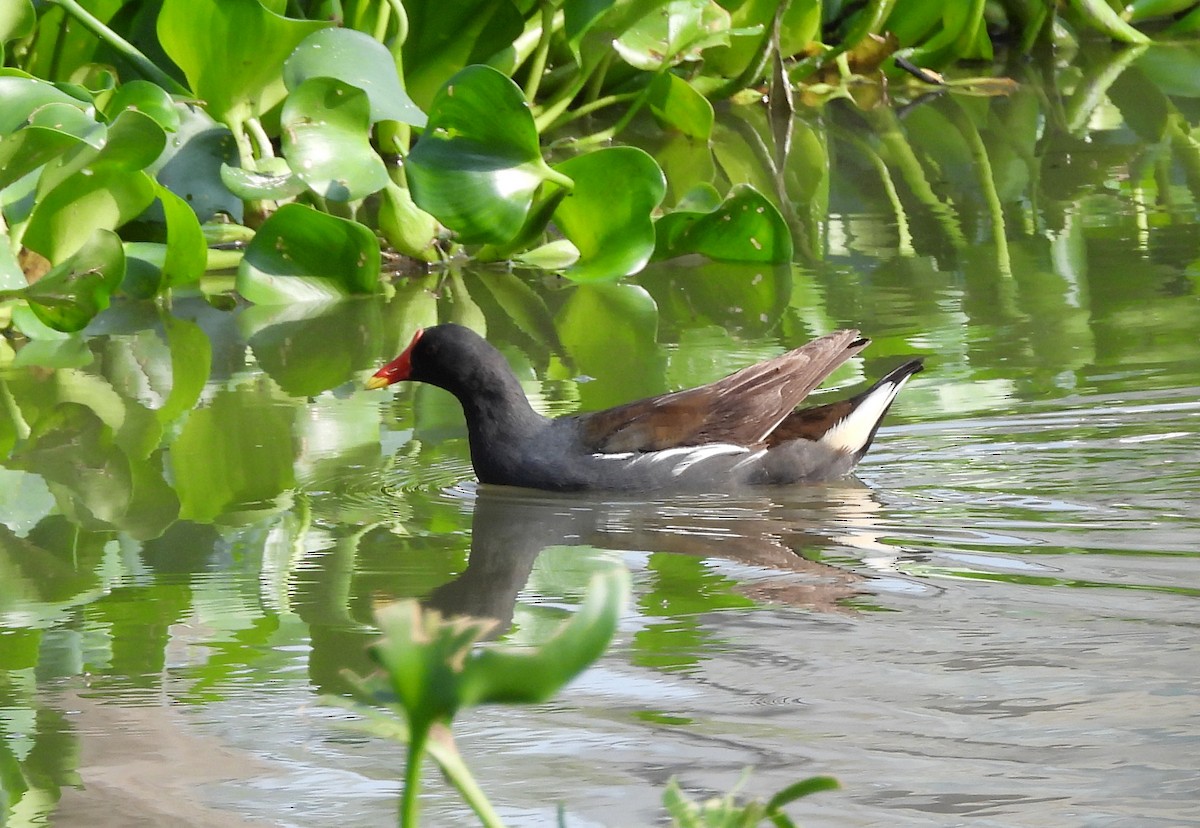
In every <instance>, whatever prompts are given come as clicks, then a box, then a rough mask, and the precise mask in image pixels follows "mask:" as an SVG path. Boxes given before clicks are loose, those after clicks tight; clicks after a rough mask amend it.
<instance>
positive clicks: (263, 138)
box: [246, 118, 275, 158]
mask: <svg viewBox="0 0 1200 828" xmlns="http://www.w3.org/2000/svg"><path fill="white" fill-rule="evenodd" d="M246 132H247V134H249V136H250V140H251V141H253V142H254V149H255V150H256V153H255V155H256V156H257V157H258V158H274V157H275V148H274V147H272V146H271V138H270V137H269V136H268V135H267V131H266V130H265V129H263V127H262V124H261V123H260V122H259V120H258V118H247V119H246Z"/></svg>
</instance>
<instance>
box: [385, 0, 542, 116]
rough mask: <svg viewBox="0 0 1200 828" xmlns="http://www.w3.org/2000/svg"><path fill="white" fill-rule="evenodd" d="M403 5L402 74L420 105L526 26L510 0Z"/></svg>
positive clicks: (422, 0)
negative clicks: (405, 20)
mask: <svg viewBox="0 0 1200 828" xmlns="http://www.w3.org/2000/svg"><path fill="white" fill-rule="evenodd" d="M404 10H405V11H406V12H407V13H408V37H406V38H405V40H404V47H403V48H404V52H403V54H404V79H405V84H406V86H407V87H408V92H409V94H410V95H411V96H412V98H413V100H414V101H416V102H417V103H418V104H421V105H424V104H425V103H427V102H429V101H431V100H432V99H433V98H434V97H435V96H436V94H437V92H438V90H439V89H440V88H441V87H442V85H443V84H444V83H445V82H446V81H447V79H449V78H450V77H451V76H452V75H454V74H455V73H456V72H458V71H459V70H460V69H462V68H463V67H465V66H467V65H469V64H473V63H484V62H486V61H487V60H488V59H489V58H491V57H492V56H493V55H496V54H497V53H499V52H501V51H503V50H505V49H510V48H512V44H513V41H514V40H516V39H517V37H519V36H520V34H521V31H522V30H523V29H524V28H525V20H524V15H522V13H521V11H520V9H518V8H517V5H516V4H514V3H513V2H511V0H455V1H454V2H453V3H447V2H445V0H406V2H405V3H404ZM426 111H429V110H428V108H426Z"/></svg>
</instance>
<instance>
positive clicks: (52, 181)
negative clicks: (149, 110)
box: [38, 109, 167, 197]
mask: <svg viewBox="0 0 1200 828" xmlns="http://www.w3.org/2000/svg"><path fill="white" fill-rule="evenodd" d="M166 143H167V135H166V133H165V132H163V128H162V127H161V126H159V125H158V124H157V123H155V121H154V119H153V118H151V117H150V116H149V115H145V114H143V113H141V112H138V111H137V110H133V109H126V110H124V111H122V112H121V113H120V114H119V115H117V118H116V120H114V121H113V122H112V123H111V124H109V125H108V130H107V133H106V134H104V135H103V137H102V139H101V140H100V141H99V142H98V144H97V145H93V144H92V143H90V142H81V143H79V144H77V145H76V146H75V147H73V148H72V149H70V150H68V151H67V152H65V153H63V155H62V156H61V157H59V158H57V159H55V160H54V161H53V162H51V163H49V164H47V165H46V169H45V170H44V171H43V172H42V175H41V178H40V179H39V180H38V195H39V196H42V197H44V196H45V195H46V194H47V193H49V192H51V191H52V190H53V189H54V188H55V187H57V186H58V185H59V184H61V183H62V182H63V181H65V180H67V179H68V178H70V177H71V176H73V175H75V174H76V173H79V172H81V171H89V172H96V171H100V170H120V171H122V172H129V173H132V172H135V171H137V170H143V169H145V168H146V167H148V166H150V165H151V164H152V163H154V160H155V159H156V158H158V156H159V155H160V154H161V153H162V151H163V148H164V147H165V146H166Z"/></svg>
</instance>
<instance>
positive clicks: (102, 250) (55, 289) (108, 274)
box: [25, 229, 125, 331]
mask: <svg viewBox="0 0 1200 828" xmlns="http://www.w3.org/2000/svg"><path fill="white" fill-rule="evenodd" d="M124 275H125V251H124V249H123V248H122V247H121V240H120V239H119V238H117V235H116V233H112V232H110V231H108V230H104V229H98V230H95V231H93V232H92V234H91V236H90V237H89V238H88V239H87V241H86V242H84V243H83V244H82V245H81V246H80V248H79V250H78V252H76V253H75V254H74V255H73V256H71V257H70V258H68V259H67V260H65V261H63V262H62V263H61V264H58V265H57V266H55V267H54V268H53V269H52V270H51V271H50V272H49V273H47V274H46V275H45V276H43V277H42V278H41V279H39V280H38V281H36V282H34V283H33V284H32V285H30V286H29V287H28V288H27V289H26V290H25V298H26V299H27V300H28V301H29V306H30V308H32V310H33V312H34V313H35V314H37V317H38V319H40V320H41V321H42V322H44V323H46V324H47V325H49V326H50V327H51V328H54V329H55V330H57V331H78V330H82V329H83V328H84V327H85V326H86V325H87V324H88V322H90V321H92V319H93V318H94V317H95V316H96V314H98V313H99V312H100V311H102V310H104V309H105V308H107V307H108V302H109V297H110V296H112V293H113V291H115V290H116V289H117V286H118V285H120V284H121V279H122V277H123V276H124Z"/></svg>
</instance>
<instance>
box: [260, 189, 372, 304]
mask: <svg viewBox="0 0 1200 828" xmlns="http://www.w3.org/2000/svg"><path fill="white" fill-rule="evenodd" d="M378 287H379V242H378V241H377V240H376V238H375V234H374V233H372V232H371V231H370V230H368V229H367V228H366V227H364V226H363V225H361V224H358V223H357V222H353V221H348V220H346V219H341V218H337V217H336V216H331V215H327V214H325V213H319V212H317V211H316V210H314V209H312V208H311V207H306V206H304V205H302V204H287V205H284V206H283V207H281V208H280V209H279V211H278V212H276V213H275V214H274V215H272V216H271V217H270V218H269V219H267V220H266V221H265V222H263V226H262V227H260V228H259V230H258V233H257V234H255V236H254V241H252V242H251V243H250V245H249V246H248V247H247V248H246V254H245V256H243V257H242V263H241V265H240V266H239V268H238V276H237V289H238V292H239V293H241V294H242V296H244V297H246V298H247V299H249V300H250V301H251V302H255V303H260V304H275V303H279V302H317V301H331V300H336V299H341V298H344V297H346V296H349V295H351V294H355V293H373V292H375V291H376V290H378Z"/></svg>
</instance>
